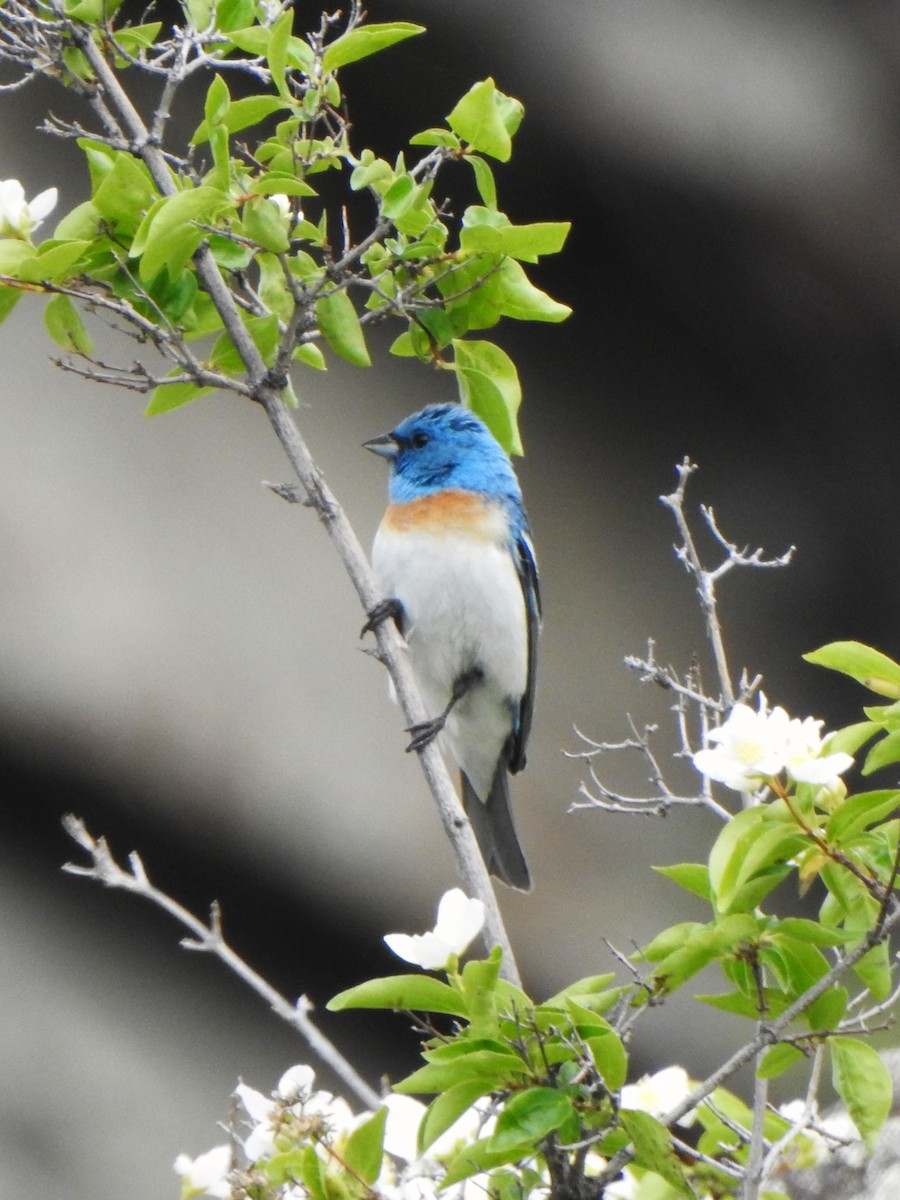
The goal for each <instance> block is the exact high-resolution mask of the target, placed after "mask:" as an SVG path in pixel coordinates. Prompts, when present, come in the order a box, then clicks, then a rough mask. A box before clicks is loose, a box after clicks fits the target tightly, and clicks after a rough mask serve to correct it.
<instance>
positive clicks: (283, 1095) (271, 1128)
mask: <svg viewBox="0 0 900 1200" xmlns="http://www.w3.org/2000/svg"><path fill="white" fill-rule="evenodd" d="M315 1078H316V1074H315V1071H314V1070H313V1069H312V1067H308V1066H306V1065H305V1064H299V1065H298V1066H295V1067H290V1068H289V1069H288V1070H287V1071H285V1073H284V1074H283V1075H282V1076H281V1079H279V1081H278V1087H277V1089H276V1092H275V1096H274V1097H268V1096H264V1095H263V1094H262V1092H258V1091H257V1090H256V1088H252V1087H248V1086H247V1084H246V1083H239V1084H238V1086H237V1087H236V1088H235V1089H234V1094H235V1095H236V1096H237V1098H238V1100H240V1102H241V1105H242V1107H243V1109H244V1112H245V1113H246V1114H247V1116H248V1117H249V1118H250V1120H251V1122H252V1129H251V1130H250V1133H249V1134H248V1135H247V1137H246V1139H245V1140H244V1151H245V1153H246V1155H247V1157H248V1158H249V1159H250V1160H251V1161H252V1162H258V1161H259V1160H260V1159H266V1158H271V1157H272V1155H273V1154H275V1153H276V1151H277V1149H278V1147H277V1146H276V1144H275V1138H276V1135H277V1133H278V1129H279V1127H280V1125H281V1123H282V1120H283V1118H284V1116H285V1114H286V1113H293V1114H295V1115H297V1116H300V1115H303V1116H307V1117H310V1116H317V1117H321V1118H322V1119H323V1121H324V1122H325V1123H326V1124H327V1126H328V1129H329V1131H330V1133H331V1134H332V1135H334V1134H337V1133H342V1132H345V1131H349V1130H350V1129H352V1128H353V1126H354V1124H358V1123H359V1122H360V1121H361V1120H364V1119H365V1118H366V1117H368V1116H370V1115H371V1114H370V1113H364V1114H362V1116H361V1117H354V1115H353V1111H352V1109H351V1108H350V1105H349V1104H348V1103H347V1101H346V1100H344V1099H343V1097H341V1096H332V1094H331V1092H316V1091H313V1083H314V1081H315Z"/></svg>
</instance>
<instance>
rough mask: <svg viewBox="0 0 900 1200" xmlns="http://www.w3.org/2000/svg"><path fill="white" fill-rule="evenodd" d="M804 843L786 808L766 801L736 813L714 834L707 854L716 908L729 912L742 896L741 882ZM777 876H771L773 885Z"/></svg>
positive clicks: (794, 851)
mask: <svg viewBox="0 0 900 1200" xmlns="http://www.w3.org/2000/svg"><path fill="white" fill-rule="evenodd" d="M798 839H799V840H798ZM804 845H806V839H805V838H804V836H803V835H802V834H800V833H799V832H798V829H797V826H796V825H795V824H794V822H793V819H792V818H791V817H790V814H789V813H788V812H787V811H786V810H782V809H779V808H776V807H775V806H774V805H769V806H757V807H754V808H746V809H744V810H743V811H742V812H739V813H737V815H736V816H734V817H732V818H731V820H730V821H729V822H728V824H727V825H726V826H725V827H724V828H723V829H722V831H721V833H720V834H719V836H718V837H717V838H716V841H715V843H714V844H713V848H712V850H711V851H710V856H709V882H710V887H711V889H712V893H713V896H714V897H715V901H716V906H717V908H718V909H719V911H720V912H728V911H729V910H730V909H731V908H732V907H733V906H736V905H737V903H738V901H739V899H740V900H743V897H741V896H740V892H741V889H742V886H743V885H744V884H746V883H747V882H749V880H750V878H751V876H752V875H753V874H754V872H760V873H761V872H762V871H763V870H764V868H766V867H768V866H771V865H775V864H778V863H779V862H780V861H781V860H785V859H788V858H790V857H791V855H792V854H794V853H796V851H797V850H798V849H802V848H803V846H804ZM778 878H779V877H778V876H777V875H775V876H772V881H771V886H772V887H774V886H775V884H776V883H777V882H778ZM765 883H766V879H765V878H764V879H763V885H765ZM764 894H765V891H764V892H763V895H764Z"/></svg>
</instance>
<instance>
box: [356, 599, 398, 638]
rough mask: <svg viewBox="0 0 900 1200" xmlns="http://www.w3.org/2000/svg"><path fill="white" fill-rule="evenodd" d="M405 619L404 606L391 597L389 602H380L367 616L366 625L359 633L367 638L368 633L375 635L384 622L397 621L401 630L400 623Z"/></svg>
mask: <svg viewBox="0 0 900 1200" xmlns="http://www.w3.org/2000/svg"><path fill="white" fill-rule="evenodd" d="M402 619H403V605H402V604H401V603H400V601H399V600H397V599H395V598H394V597H391V598H389V599H387V600H380V601H379V602H378V604H376V605H375V607H374V608H373V609H371V610H370V611H369V612H368V614H367V616H366V623H365V625H363V627H362V629H361V630H360V631H359V636H360V637H365V636H366V634H367V633H374V632H375V630H376V629H377V628H378V626H379V625H380V624H381V623H382V621H391V620H393V621H396V623H397V628H398V629H399V628H400V622H401V621H402Z"/></svg>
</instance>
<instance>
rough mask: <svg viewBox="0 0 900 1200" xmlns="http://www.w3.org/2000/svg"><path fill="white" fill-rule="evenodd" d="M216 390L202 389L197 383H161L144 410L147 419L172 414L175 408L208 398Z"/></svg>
mask: <svg viewBox="0 0 900 1200" xmlns="http://www.w3.org/2000/svg"><path fill="white" fill-rule="evenodd" d="M213 391H215V388H211V387H200V386H199V385H198V384H196V383H190V382H182V383H161V384H160V385H159V387H158V388H156V390H155V391H154V393H153V395H152V396H151V397H150V403H149V404H148V405H147V407H146V408H145V409H144V416H145V417H157V416H159V415H160V413H164V412H171V411H172V409H173V408H181V406H182V405H183V404H189V403H190V402H191V401H192V400H199V398H200V397H201V396H207V395H209V393H210V392H213Z"/></svg>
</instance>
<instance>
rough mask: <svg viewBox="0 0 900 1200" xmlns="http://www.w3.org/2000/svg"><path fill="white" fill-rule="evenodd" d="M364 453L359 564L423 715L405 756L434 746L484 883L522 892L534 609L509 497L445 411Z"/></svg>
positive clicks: (521, 534)
mask: <svg viewBox="0 0 900 1200" xmlns="http://www.w3.org/2000/svg"><path fill="white" fill-rule="evenodd" d="M365 446H366V449H368V450H371V451H372V452H373V453H375V454H379V455H381V457H382V458H386V459H388V460H389V461H390V462H391V464H392V471H391V479H390V487H389V504H388V507H387V511H386V513H385V515H384V519H383V520H382V522H381V525H380V527H379V529H378V533H377V534H376V536H375V545H374V548H373V552H372V565H373V568H374V570H375V576H376V579H377V580H378V584H379V586H380V588H381V590H382V592H383V594H384V595H385V596H387V597H388V599H387V600H386V601H385V603H384V604H383V605H381V606H379V607H378V608H377V609H376V610H375V612H374V613H372V614H370V619H369V622H368V623H367V628H373V627H374V624H375V623H376V622H377V621H378V620H383V619H384V618H385V617H387V616H389V615H392V616H393V617H394V618H395V620H396V621H397V624H398V627H399V629H400V631H401V633H402V634H403V636H404V637H405V639H406V642H407V645H408V647H409V661H410V665H411V667H412V670H413V673H414V675H415V678H416V681H417V683H418V686H419V690H420V691H421V693H422V698H423V700H424V702H425V704H426V705H427V706H428V709H429V711H430V712H433V713H434V714H435V715H434V716H433V717H432V719H431V720H429V721H426V722H425V723H424V724H422V725H418V726H414V727H413V728H412V729H411V730H409V732H410V733H412V734H413V740H412V742H411V743H410V745H409V747H408V748H409V749H410V750H417V749H421V748H422V747H424V746H425V745H427V744H428V742H430V741H431V740H432V739H433V738H435V737H437V736H438V735H439V734H440V735H441V739H442V745H443V747H444V748H445V749H446V750H448V751H449V752H450V754H452V756H453V758H454V759H455V761H456V763H457V765H458V766H459V768H460V770H461V772H462V797H463V804H464V806H465V809H466V813H467V815H468V817H469V820H470V821H471V823H472V826H473V829H474V831H475V835H476V837H477V839H478V843H479V846H480V847H481V853H482V855H483V857H484V860H485V862H486V864H487V867H488V869H489V870H490V871H491V873H492V874H494V875H496V876H497V877H498V878H499V879H502V880H503V882H504V883H507V884H509V885H510V886H511V887H516V888H521V889H523V890H527V889H528V888H529V887H530V886H531V879H530V876H529V873H528V866H527V864H526V862H525V858H524V855H523V854H522V848H521V846H520V845H519V839H518V837H517V835H516V830H515V826H514V824H513V819H512V813H511V811H510V807H509V788H508V781H507V774H508V773H510V772H511V773H513V774H515V773H516V772H518V771H521V770H522V768H523V767H524V766H525V744H526V742H527V740H528V734H529V730H530V728H531V714H532V708H533V704H534V684H535V666H536V650H537V639H538V632H539V628H540V617H541V609H540V596H539V592H538V574H537V567H536V565H535V559H534V551H533V549H532V545H531V538H530V536H529V530H528V520H527V517H526V515H525V509H524V507H523V505H522V493H521V491H520V489H519V484H518V481H517V479H516V476H515V472H514V471H513V468H512V464H511V463H510V461H509V458H508V456H507V454H506V453H505V451H504V450H503V449H502V448H501V446H500V445H499V443H498V442H497V441H496V440H495V439H494V437H493V435H492V434H491V433H490V432H489V430H488V428H487V426H486V425H485V424H484V423H483V422H482V421H480V420H479V419H478V417H476V416H475V415H474V414H473V413H471V412H469V411H468V410H467V409H464V408H462V407H460V406H459V405H456V404H433V405H429V406H428V407H427V408H424V409H422V411H421V412H418V413H414V414H413V415H412V416H411V417H407V418H406V419H405V420H404V421H401V423H400V424H399V425H398V426H397V427H396V429H394V430H393V431H392V432H391V433H388V434H385V435H384V436H383V437H378V438H374V439H373V440H372V441H369V442H366V443H365Z"/></svg>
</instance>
